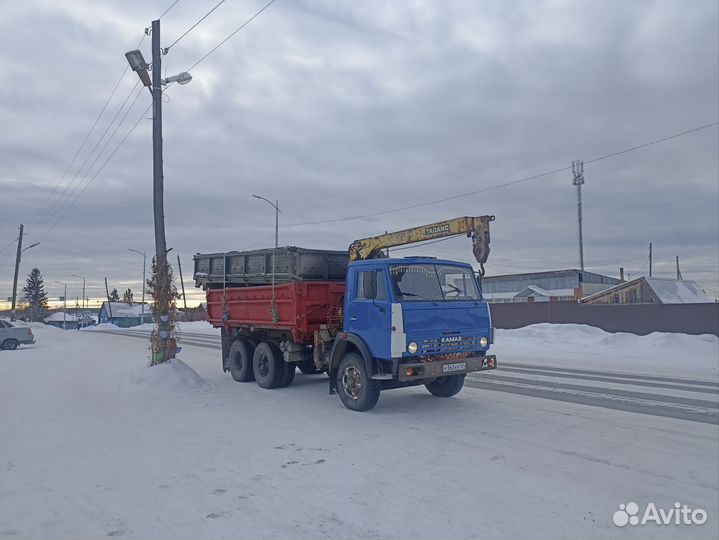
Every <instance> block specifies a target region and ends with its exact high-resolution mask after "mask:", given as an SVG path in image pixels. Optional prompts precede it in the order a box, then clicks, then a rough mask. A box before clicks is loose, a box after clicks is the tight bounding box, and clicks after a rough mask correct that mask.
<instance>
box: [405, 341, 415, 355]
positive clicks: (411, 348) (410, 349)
mask: <svg viewBox="0 0 719 540" xmlns="http://www.w3.org/2000/svg"><path fill="white" fill-rule="evenodd" d="M407 351H408V352H409V353H410V354H414V353H416V352H417V344H416V343H415V342H414V341H410V342H409V345H407Z"/></svg>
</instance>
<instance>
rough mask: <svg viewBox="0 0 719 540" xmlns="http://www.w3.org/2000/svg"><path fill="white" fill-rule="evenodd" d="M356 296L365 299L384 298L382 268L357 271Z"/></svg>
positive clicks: (385, 294) (385, 288) (385, 290)
mask: <svg viewBox="0 0 719 540" xmlns="http://www.w3.org/2000/svg"><path fill="white" fill-rule="evenodd" d="M357 298H361V299H365V300H386V299H387V287H386V286H385V282H384V274H383V273H382V270H370V271H365V272H358V273H357Z"/></svg>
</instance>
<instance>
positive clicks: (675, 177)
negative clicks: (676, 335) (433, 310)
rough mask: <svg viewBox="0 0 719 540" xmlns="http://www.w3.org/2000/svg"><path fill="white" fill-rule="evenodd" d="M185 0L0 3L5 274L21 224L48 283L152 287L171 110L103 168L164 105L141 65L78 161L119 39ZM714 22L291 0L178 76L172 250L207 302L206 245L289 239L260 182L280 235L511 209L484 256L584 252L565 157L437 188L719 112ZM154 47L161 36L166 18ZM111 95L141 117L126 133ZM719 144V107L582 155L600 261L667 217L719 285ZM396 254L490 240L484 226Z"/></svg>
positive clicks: (324, 239) (596, 9) (333, 238)
mask: <svg viewBox="0 0 719 540" xmlns="http://www.w3.org/2000/svg"><path fill="white" fill-rule="evenodd" d="M265 2H266V0H261V1H256V0H251V1H250V0H243V1H240V0H227V1H226V2H224V3H223V4H222V5H221V6H220V7H219V8H218V9H217V10H216V11H215V12H214V13H212V14H211V15H210V16H209V17H208V18H207V19H206V20H204V21H203V22H202V23H201V24H200V25H198V26H197V27H196V28H195V29H194V30H193V31H192V32H190V33H189V34H188V35H187V36H185V37H184V38H183V39H182V40H181V41H179V42H178V43H177V44H176V45H174V46H172V47H171V48H170V50H169V52H168V54H167V55H166V56H164V58H163V71H165V73H167V75H172V74H175V73H177V72H180V71H183V70H186V69H188V68H189V67H190V66H192V65H193V64H194V63H195V62H196V61H197V60H198V59H200V58H201V57H202V56H204V55H205V54H206V53H207V52H209V51H210V50H211V49H212V48H213V47H214V46H215V45H217V44H218V43H219V42H220V41H222V40H223V39H224V38H225V37H226V36H227V35H229V34H230V33H231V32H232V31H233V30H235V29H236V28H237V27H238V26H240V25H241V24H242V23H243V22H244V21H246V20H247V19H248V18H249V17H251V16H252V15H253V14H254V13H255V12H257V11H258V10H259V9H260V8H261V7H262V6H263V5H264V4H265ZM171 3H172V2H171V1H170V0H152V1H128V0H121V1H120V0H117V1H111V0H104V1H102V2H98V1H96V0H87V1H85V0H77V1H71V0H65V1H58V0H45V1H42V0H24V1H19V0H18V1H10V0H5V1H4V2H2V9H0V130H1V134H2V136H1V137H0V250H2V251H0V299H2V300H5V298H6V297H7V296H9V295H10V293H11V287H12V272H13V263H14V257H15V244H14V239H15V238H16V236H17V227H18V225H19V224H20V223H23V224H24V225H25V231H26V236H25V238H24V240H23V241H24V243H25V245H31V244H32V243H34V242H40V245H39V246H37V247H34V248H32V249H30V250H28V251H26V252H25V253H24V255H23V261H22V265H21V284H22V283H23V282H24V277H25V275H26V274H27V273H28V272H29V271H30V269H31V268H32V267H33V266H37V267H39V268H40V269H41V270H42V272H43V275H44V277H45V280H46V283H47V285H48V289H49V291H50V294H51V296H53V297H57V296H58V295H60V294H62V286H61V285H58V284H56V283H54V282H55V281H60V282H68V297H71V298H74V297H76V296H78V295H80V294H81V293H80V289H79V280H78V279H77V278H74V277H72V275H73V274H80V275H83V274H84V275H86V276H87V280H88V295H89V296H92V297H100V296H103V295H104V285H103V278H104V277H107V278H108V280H109V283H110V286H111V287H117V288H118V290H120V291H122V290H123V289H124V288H127V287H128V286H129V287H131V288H132V289H133V291H136V293H137V294H136V298H137V299H139V290H140V281H141V274H142V258H141V257H140V256H139V255H136V254H134V253H131V252H129V251H128V248H132V249H137V250H140V251H142V250H146V251H147V252H148V253H152V251H153V250H154V236H153V218H152V152H151V149H152V145H151V141H152V137H151V135H152V133H151V121H150V120H147V119H144V118H143V119H142V120H140V123H139V125H138V127H137V129H136V130H135V131H134V132H133V133H132V134H131V135H130V136H129V137H128V138H127V140H126V141H125V143H124V144H123V145H122V146H121V147H120V148H119V150H117V153H116V154H115V156H114V157H113V158H112V159H111V160H110V161H109V162H108V163H107V165H106V166H105V167H104V169H103V170H102V171H101V172H100V173H99V174H97V175H96V176H95V174H96V171H97V170H98V168H99V167H100V166H101V165H102V164H103V163H104V162H105V160H106V157H107V156H109V155H110V153H111V152H112V151H113V150H114V149H115V148H116V147H117V145H118V144H119V142H120V141H121V139H122V138H123V137H124V136H125V135H126V134H127V132H128V130H129V129H130V128H131V127H132V125H133V124H134V123H135V122H137V121H138V119H140V118H141V117H142V114H143V111H144V110H145V109H146V108H147V107H148V106H149V104H150V95H149V93H148V92H147V91H144V92H142V90H140V89H135V90H134V91H133V89H134V88H135V85H136V83H137V77H136V75H135V74H134V73H132V72H128V73H126V74H125V76H124V78H123V79H122V81H121V83H120V85H119V87H118V89H117V92H116V94H115V95H114V97H113V98H112V100H110V103H109V105H108V107H107V110H106V111H105V113H104V114H103V115H102V116H101V118H100V121H99V122H98V124H97V126H96V127H95V129H94V131H93V132H92V133H91V135H90V137H89V138H88V141H87V143H86V144H85V146H84V148H83V149H82V151H81V152H80V154H79V155H78V157H77V159H75V161H74V162H73V163H72V166H70V167H69V168H68V166H69V165H70V164H71V160H72V158H73V156H74V155H75V153H76V152H77V151H78V149H79V148H80V147H81V144H82V142H83V139H84V138H85V136H86V135H87V133H88V131H89V130H90V128H91V126H92V125H93V122H94V121H95V119H96V118H97V116H98V114H99V112H100V110H101V109H102V107H103V105H104V103H105V101H106V100H107V98H108V96H109V95H110V92H111V91H112V89H113V87H114V86H115V83H116V82H117V80H118V79H119V77H120V75H121V74H122V72H123V70H124V69H125V66H126V60H125V56H124V53H125V52H126V51H128V50H131V49H134V48H136V46H137V44H138V42H139V41H140V39H141V38H142V36H143V31H144V28H145V27H147V26H149V24H150V21H151V20H152V19H154V18H157V17H158V16H159V15H160V14H161V13H162V12H163V11H165V9H167V8H168V7H169V6H170V4H171ZM216 3H217V0H207V1H205V0H202V1H200V0H182V1H180V2H179V3H178V4H177V5H176V6H175V7H173V8H172V9H171V10H170V11H169V12H168V13H167V14H166V15H165V16H164V17H163V18H162V40H161V41H162V44H163V46H164V47H167V46H169V45H170V44H171V43H172V42H174V41H175V40H176V39H177V38H178V37H179V36H180V35H181V34H182V33H183V32H184V31H185V30H186V29H187V28H189V27H190V26H191V25H192V24H193V23H194V22H195V21H196V20H198V19H199V18H200V17H201V16H202V15H204V14H205V13H206V12H207V11H209V10H210V9H211V8H212V7H213V6H214V5H215V4H216ZM718 21H719V14H718V13H717V2H716V0H690V1H687V0H666V1H654V0H646V1H628V0H613V1H612V0H605V1H601V2H597V1H594V0H591V1H589V0H588V1H578V0H571V1H570V0H567V1H545V2H540V1H537V0H527V1H510V2H507V1H505V0H495V1H490V0H483V1H470V0H467V1H455V2H451V1H450V2H444V1H442V2H440V1H430V0H427V1H419V0H406V1H405V0H397V1H392V2H387V1H362V2H351V1H349V0H347V1H331V0H303V1H299V0H278V1H277V2H276V3H275V4H273V5H272V6H271V7H269V8H268V9H267V10H266V11H265V12H264V13H262V14H261V15H260V16H259V17H257V18H256V19H255V20H254V21H252V22H251V23H250V24H249V25H247V26H246V27H245V28H244V29H243V30H241V31H240V32H238V33H237V34H236V35H235V36H234V37H233V38H232V39H230V40H229V41H228V42H227V43H225V44H224V45H223V46H222V47H220V48H219V49H218V50H217V51H216V52H214V53H213V54H211V55H210V56H209V57H208V58H207V59H206V60H204V61H203V62H202V63H201V64H199V65H198V66H196V67H195V68H194V69H192V76H193V80H192V82H191V83H190V84H188V85H185V86H179V85H174V86H172V87H171V88H169V89H168V90H167V92H166V94H165V96H164V100H165V103H164V105H163V115H164V151H165V153H164V164H165V190H166V191H165V196H166V201H165V210H166V224H167V243H168V246H170V247H172V248H173V251H172V252H171V256H172V259H171V260H172V261H174V262H175V264H176V261H175V258H174V257H175V254H179V255H180V256H181V257H182V262H183V271H184V273H185V282H186V286H187V287H188V294H189V293H192V302H193V303H195V302H196V301H197V300H198V299H200V298H201V297H202V293H201V291H199V290H198V289H195V288H194V287H193V285H192V280H191V273H192V255H193V254H194V253H196V252H203V251H204V252H207V251H225V250H231V249H243V248H246V247H269V246H271V245H272V241H273V233H274V228H273V227H274V216H273V213H272V209H271V208H270V207H269V205H267V204H266V203H263V202H262V201H258V200H256V199H252V198H251V194H253V193H257V194H259V195H262V196H265V197H267V198H269V199H275V198H277V199H279V203H280V208H281V209H282V214H281V217H280V244H282V245H299V246H305V247H314V248H328V249H346V247H347V246H348V245H349V243H350V242H351V241H352V240H353V239H356V238H361V237H365V236H371V235H375V234H379V233H382V232H384V231H385V230H394V229H401V228H406V227H409V226H415V225H421V224H424V223H431V222H433V221H438V220H442V219H445V218H450V217H456V216H462V215H484V214H494V215H496V221H495V222H494V223H493V225H492V246H491V247H492V252H491V255H490V258H489V261H488V264H487V271H488V274H494V275H496V274H503V273H518V272H527V271H535V270H542V269H562V268H575V267H577V266H578V264H579V263H578V248H577V223H576V191H575V188H574V187H573V186H572V184H571V182H572V175H571V172H570V171H563V172H560V173H556V174H551V175H547V176H543V177H541V178H538V179H535V180H531V181H527V182H522V183H518V184H514V185H511V186H508V187H503V188H499V189H492V190H489V191H484V192H479V193H474V194H471V195H466V196H460V197H455V198H453V199H450V200H446V201H444V202H440V203H436V204H424V203H434V202H435V201H437V200H439V199H447V198H449V197H453V196H457V195H464V194H468V193H471V192H477V191H479V190H483V189H486V188H491V187H493V186H497V185H499V184H503V183H506V182H508V181H511V180H515V179H522V178H525V177H529V176H533V175H537V174H540V173H543V172H547V171H552V170H556V169H560V168H564V167H569V166H570V165H571V162H572V160H574V159H583V160H585V161H589V160H591V159H593V158H596V157H600V156H603V155H606V154H610V153H612V152H616V151H620V150H623V149H626V148H629V147H633V146H635V145H640V144H643V143H646V142H649V141H652V140H656V139H659V138H662V137H666V136H669V135H672V134H675V133H679V132H683V131H685V130H689V129H692V128H695V127H698V126H702V125H706V124H710V123H712V122H716V121H717V118H718V117H719V111H718V109H719V107H718V98H717V96H718V95H719V81H718V79H719V68H718V67H717V66H719V52H718V50H717V48H718V43H719V37H718V25H719V23H718ZM140 48H141V49H142V51H143V53H144V55H145V58H147V59H148V61H149V59H150V58H151V54H150V38H149V37H147V38H146V39H144V40H143V41H142V44H141V47H140ZM138 92H139V93H138ZM128 96H129V101H127V105H130V104H131V103H134V105H133V106H132V108H131V109H130V110H129V112H128V113H127V115H126V116H125V114H126V111H127V106H126V107H125V108H123V109H120V107H121V105H122V104H123V101H124V100H125V99H126V98H127V97H128ZM136 96H138V97H137V100H136V101H135V97H136ZM118 111H119V114H118ZM116 114H118V116H117V121H119V120H120V119H122V118H123V117H124V118H125V120H124V122H123V123H122V124H121V125H120V127H119V129H118V130H117V132H116V133H115V135H114V138H112V139H109V136H110V135H111V134H112V133H113V132H114V129H115V127H116V125H117V121H116V122H115V123H114V124H112V125H110V121H111V120H112V119H113V117H114V116H115V115H116ZM146 116H147V115H146ZM108 125H110V129H109V131H108V132H107V135H106V136H105V138H103V139H100V136H101V135H102V134H103V132H104V131H105V130H106V128H107V127H108ZM108 140H109V142H107V141H108ZM718 145H719V142H718V130H717V127H716V126H713V127H710V128H708V129H704V130H701V131H698V132H695V133H692V134H689V135H685V136H682V137H678V138H675V139H672V140H670V141H667V142H662V143H660V144H656V145H653V146H650V147H647V148H644V149H641V150H637V151H633V152H628V153H625V154H622V155H620V156H617V157H614V158H610V159H604V160H601V161H597V162H594V163H588V164H586V165H585V178H586V184H585V185H584V188H583V200H584V239H585V264H586V266H587V269H588V270H592V271H596V272H600V273H604V274H607V275H611V276H618V272H619V267H620V266H624V267H625V268H626V270H627V272H629V273H630V275H631V277H635V276H638V275H640V273H647V271H648V267H647V265H645V262H646V258H647V254H648V253H647V252H648V244H649V242H653V244H654V261H655V263H654V273H655V275H657V276H667V277H670V276H673V275H674V258H675V256H676V255H679V257H680V260H681V267H682V273H683V275H684V277H685V278H687V279H695V280H697V281H698V282H699V283H700V284H701V285H702V286H703V287H704V288H705V289H707V291H708V292H710V294H712V295H714V294H715V291H713V290H712V289H716V288H719V283H718V272H719V247H718V246H719V210H718V208H719V151H718V149H717V148H718ZM103 148H104V152H103V153H100V151H101V150H102V149H103ZM93 149H95V151H94V152H91V151H92V150H93ZM83 165H84V166H83ZM66 170H67V174H66V175H65V176H64V178H63V173H65V171H66ZM93 177H94V180H92V179H93ZM417 204H424V205H423V206H419V207H415V208H411V209H406V210H401V211H396V212H386V213H381V214H378V215H374V216H369V217H361V218H360V219H345V220H342V221H336V220H338V219H342V218H348V217H355V216H363V215H366V214H377V213H380V212H384V211H390V210H394V209H398V208H403V207H407V206H412V205H417ZM307 222H323V223H318V224H313V225H301V224H303V223H307ZM6 246H7V247H6ZM401 253H402V254H403V255H409V254H412V253H416V254H424V255H440V256H446V257H453V258H457V259H467V260H471V259H472V257H471V246H470V244H469V241H468V240H467V239H466V238H457V239H452V240H450V241H447V242H441V243H437V244H433V245H430V246H427V247H425V248H417V249H416V250H407V251H403V252H401ZM643 265H644V268H643V269H642V266H643ZM640 270H641V272H640Z"/></svg>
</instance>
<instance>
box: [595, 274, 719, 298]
mask: <svg viewBox="0 0 719 540" xmlns="http://www.w3.org/2000/svg"><path fill="white" fill-rule="evenodd" d="M582 302H583V303H585V304H706V303H711V302H714V300H712V299H711V298H710V297H709V296H707V294H706V293H705V292H704V291H703V290H702V289H701V287H699V285H697V283H696V282H695V281H691V280H679V279H672V278H657V277H640V278H637V279H633V280H632V281H627V282H625V283H620V284H619V285H616V286H614V287H611V288H609V289H607V290H604V291H601V292H599V293H596V294H593V295H591V296H588V297H586V298H583V299H582Z"/></svg>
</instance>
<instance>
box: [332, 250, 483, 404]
mask: <svg viewBox="0 0 719 540" xmlns="http://www.w3.org/2000/svg"><path fill="white" fill-rule="evenodd" d="M492 342H493V329H492V319H491V315H490V311H489V306H488V305H487V302H486V301H485V300H484V299H483V298H482V291H481V287H480V283H479V282H478V280H477V278H476V276H475V274H474V271H473V269H472V267H471V266H470V265H469V264H465V263H460V262H456V261H448V260H438V259H434V258H424V257H409V258H402V259H399V258H378V259H369V260H360V261H355V262H352V263H350V265H349V267H348V270H347V279H346V284H345V294H344V306H343V327H342V332H340V333H339V334H338V336H337V341H336V343H335V347H334V349H335V350H334V351H333V354H332V362H331V367H332V369H331V370H330V381H331V383H330V384H331V388H330V391H331V392H334V391H335V390H336V391H337V393H339V395H340V398H341V399H342V401H343V402H344V404H345V405H346V406H348V407H349V408H351V409H355V410H366V409H367V408H371V407H372V406H374V404H375V403H376V401H377V399H378V398H379V391H380V390H384V389H388V388H398V387H404V386H414V385H418V384H424V385H426V386H427V388H428V390H429V391H430V392H431V393H432V394H435V395H439V396H445V397H448V396H451V395H455V394H456V393H458V392H459V391H460V390H461V388H462V385H463V383H464V377H465V375H466V374H467V373H471V372H475V371H483V370H489V369H494V368H495V367H496V357H494V356H493V355H490V354H488V353H489V350H490V347H491V344H492ZM333 375H334V376H333ZM372 401H374V402H372Z"/></svg>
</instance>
